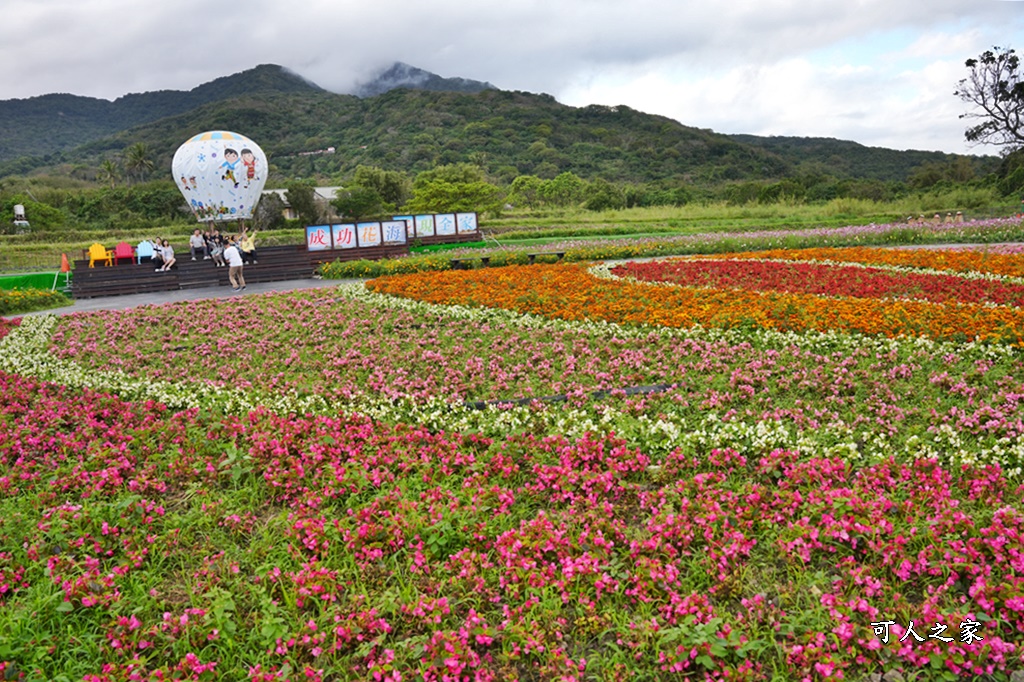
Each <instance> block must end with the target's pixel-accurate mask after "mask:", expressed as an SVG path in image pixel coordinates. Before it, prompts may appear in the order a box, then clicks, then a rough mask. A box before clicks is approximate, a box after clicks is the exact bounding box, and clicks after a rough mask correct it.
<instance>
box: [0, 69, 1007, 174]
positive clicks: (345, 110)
mask: <svg viewBox="0 0 1024 682" xmlns="http://www.w3.org/2000/svg"><path fill="white" fill-rule="evenodd" d="M398 66H402V67H405V65H396V67H393V68H392V69H391V70H389V71H388V72H385V74H382V76H383V78H378V79H377V80H375V81H373V83H376V84H377V85H376V86H375V87H378V88H384V87H391V86H394V89H389V90H387V91H386V92H384V93H383V94H378V95H373V96H367V97H363V98H360V97H357V96H354V95H342V94H335V93H330V92H327V91H325V90H323V89H322V88H320V87H318V86H316V85H314V84H312V83H309V82H308V81H306V80H304V79H302V78H301V77H299V76H297V75H295V74H293V73H291V72H289V71H287V70H285V69H283V68H281V67H279V66H271V65H264V66H260V67H257V68H256V69H252V70H249V71H245V72H242V73H239V74H235V75H233V76H227V77H224V78H219V79H217V80H215V81H212V82H210V83H206V84H204V85H201V86H199V87H197V88H195V89H193V90H190V91H188V92H177V91H162V92H154V93H144V94H138V95H127V96H125V97H122V98H119V99H118V100H116V101H114V102H108V101H105V100H96V99H92V98H84V97H75V96H72V95H47V96H44V97H36V98H31V99H28V100H9V101H6V102H0V132H2V134H0V140H3V142H0V177H4V176H7V175H21V174H27V173H30V172H34V171H41V170H45V171H46V172H51V173H59V174H71V175H73V176H76V177H81V178H85V179H95V177H96V169H97V168H98V167H99V165H100V163H101V162H102V160H103V159H104V158H110V157H111V156H114V155H116V154H117V153H119V152H120V151H121V150H123V149H124V148H125V147H127V146H129V145H131V144H133V143H135V142H144V143H146V145H147V146H148V148H149V149H150V150H151V152H152V154H153V159H152V160H153V161H154V163H155V165H156V168H157V169H165V168H169V167H170V162H171V157H172V156H173V155H174V152H175V150H176V149H177V148H178V146H179V145H180V144H181V143H182V142H183V141H184V140H186V139H188V138H189V137H191V136H192V135H194V134H195V133H196V132H199V131H203V130H218V129H224V130H234V131H236V132H239V133H242V134H244V135H246V136H248V137H250V138H252V139H253V140H255V141H256V142H257V143H259V145H260V146H261V147H262V148H263V149H264V151H265V152H267V155H268V157H269V160H270V163H271V169H272V171H273V172H274V173H275V174H276V179H277V180H281V179H284V178H288V177H319V178H324V179H326V178H331V177H334V178H336V179H340V178H343V177H345V176H346V175H347V174H349V173H350V172H351V171H353V170H354V169H355V168H356V167H357V166H358V165H360V164H364V165H374V166H380V167H383V168H386V169H394V170H402V171H406V172H411V173H414V172H418V171H422V170H426V169H429V168H433V167H435V166H436V165H438V164H447V163H458V162H464V161H466V162H471V163H475V164H477V165H479V166H481V167H483V168H484V169H485V170H486V171H488V173H489V174H490V175H491V176H492V177H494V178H496V179H499V180H505V181H509V180H511V179H512V178H514V177H515V176H517V175H523V174H533V175H538V176H540V177H544V178H551V177H554V176H555V175H558V174H559V173H562V172H565V171H571V172H573V173H575V174H577V175H579V176H580V177H583V178H588V179H590V178H597V177H601V178H604V179H607V180H611V181H628V182H660V181H664V182H667V183H669V184H673V185H677V184H679V183H680V182H685V183H690V184H698V185H716V184H720V183H722V182H728V181H742V180H778V179H783V178H791V177H799V176H804V177H807V176H831V177H836V178H854V179H875V180H906V179H907V178H908V177H909V175H910V174H911V173H913V172H914V169H915V168H917V167H919V166H921V165H922V164H923V163H933V164H951V163H953V162H954V161H955V160H957V159H961V161H962V159H963V158H969V159H970V163H971V164H974V165H976V166H977V167H978V168H979V170H980V171H981V172H987V170H991V169H992V168H994V167H995V166H996V165H997V164H998V160H997V159H995V158H994V157H986V158H982V159H977V158H976V157H957V156H955V155H950V154H943V153H941V152H898V151H893V150H888V149H879V148H871V147H864V146H862V145H859V144H857V143H854V142H843V141H839V140H822V139H817V138H760V137H755V136H750V135H733V136H728V135H721V134H718V133H715V132H712V131H709V130H703V129H698V128H693V127H690V126H685V125H683V124H681V123H679V122H678V121H674V120H672V119H669V118H666V117H663V116H655V115H652V114H645V113H643V112H640V111H636V110H634V109H630V108H629V107H625V106H617V107H608V106H599V105H591V106H587V107H571V106H567V105H564V104H560V103H559V102H557V101H555V99H554V98H553V97H551V96H549V95H543V94H533V93H527V92H509V91H503V90H497V89H494V88H493V87H492V86H489V84H486V83H479V82H477V81H464V79H440V77H434V78H431V76H433V74H429V73H427V72H422V71H420V70H416V69H413V68H412V67H406V68H400V69H399V70H398V71H394V68H397V67H398ZM392 71H394V72H393V73H392ZM424 74H427V75H426V76H424ZM404 76H409V78H407V79H406V78H404ZM417 83H418V84H419V85H417ZM445 83H448V84H449V85H450V87H451V88H454V89H460V88H461V86H466V88H464V89H468V90H470V91H469V92H452V91H450V90H445V89H443V87H444V86H445ZM467 83H468V84H469V85H467ZM419 86H423V87H428V86H429V87H430V88H431V89H419ZM435 87H436V88H442V89H434V88H435ZM16 157H17V158H16ZM158 172H159V170H158ZM271 181H272V182H273V181H275V178H274V177H272V179H271Z"/></svg>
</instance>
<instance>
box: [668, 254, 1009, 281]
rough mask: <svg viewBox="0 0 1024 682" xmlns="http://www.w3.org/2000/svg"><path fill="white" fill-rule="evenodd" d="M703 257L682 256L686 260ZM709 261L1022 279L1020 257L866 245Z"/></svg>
mask: <svg viewBox="0 0 1024 682" xmlns="http://www.w3.org/2000/svg"><path fill="white" fill-rule="evenodd" d="M706 257H707V256H685V257H684V258H685V259H686V260H695V259H701V258H706ZM712 258H714V259H715V260H722V259H726V258H728V259H734V260H735V259H766V260H793V261H826V260H828V261H835V262H838V263H863V264H864V265H896V266H901V267H909V268H930V269H932V270H949V271H952V272H982V273H988V274H992V275H1003V276H1006V277H1024V254H1019V253H1015V254H999V253H985V252H983V251H954V250H950V249H879V248H870V247H866V246H853V247H849V248H842V249H838V248H817V249H772V250H769V251H750V252H742V253H720V254H715V255H714V256H713V257H712Z"/></svg>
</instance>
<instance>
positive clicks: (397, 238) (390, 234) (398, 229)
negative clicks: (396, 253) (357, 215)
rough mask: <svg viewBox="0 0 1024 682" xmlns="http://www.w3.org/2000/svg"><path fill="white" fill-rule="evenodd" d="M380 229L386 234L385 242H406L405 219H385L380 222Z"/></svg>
mask: <svg viewBox="0 0 1024 682" xmlns="http://www.w3.org/2000/svg"><path fill="white" fill-rule="evenodd" d="M380 230H381V232H382V233H383V234H384V243H385V244H404V243H405V221H404V220H385V221H384V222H382V223H381V224H380Z"/></svg>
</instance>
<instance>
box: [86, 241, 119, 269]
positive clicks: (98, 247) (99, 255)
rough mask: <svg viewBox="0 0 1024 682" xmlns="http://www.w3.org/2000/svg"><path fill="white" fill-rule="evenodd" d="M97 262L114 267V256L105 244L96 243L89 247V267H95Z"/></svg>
mask: <svg viewBox="0 0 1024 682" xmlns="http://www.w3.org/2000/svg"><path fill="white" fill-rule="evenodd" d="M96 261H106V263H107V265H113V264H114V254H113V253H111V252H110V251H109V250H107V247H105V246H103V244H100V243H99V242H96V243H95V244H93V245H92V246H90V247H89V267H90V268H91V267H93V264H94V263H95V262H96Z"/></svg>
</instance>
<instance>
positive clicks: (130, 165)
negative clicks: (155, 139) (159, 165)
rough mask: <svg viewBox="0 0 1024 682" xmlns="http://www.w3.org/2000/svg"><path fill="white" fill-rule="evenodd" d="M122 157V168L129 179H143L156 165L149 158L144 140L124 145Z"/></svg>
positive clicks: (147, 147)
mask: <svg viewBox="0 0 1024 682" xmlns="http://www.w3.org/2000/svg"><path fill="white" fill-rule="evenodd" d="M123 157H124V161H123V163H124V169H125V171H126V172H127V173H128V178H129V179H133V180H136V181H141V180H145V179H146V177H147V176H148V175H149V174H150V173H152V172H153V169H154V168H155V167H156V166H155V165H154V163H153V159H151V158H150V151H149V146H148V145H147V144H146V143H145V142H135V143H134V144H131V145H129V146H128V147H126V148H125V150H124V154H123Z"/></svg>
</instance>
